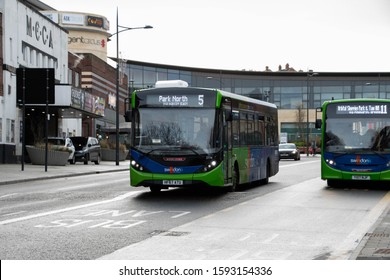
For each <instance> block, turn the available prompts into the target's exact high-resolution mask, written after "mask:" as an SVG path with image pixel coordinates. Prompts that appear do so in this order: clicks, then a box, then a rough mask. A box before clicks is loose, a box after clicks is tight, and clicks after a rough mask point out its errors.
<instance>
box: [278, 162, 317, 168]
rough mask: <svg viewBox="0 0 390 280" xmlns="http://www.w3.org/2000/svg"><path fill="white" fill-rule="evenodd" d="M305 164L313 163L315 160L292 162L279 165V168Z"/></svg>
mask: <svg viewBox="0 0 390 280" xmlns="http://www.w3.org/2000/svg"><path fill="white" fill-rule="evenodd" d="M304 164H313V161H306V162H300V163H291V164H287V165H279V168H285V167H291V166H297V165H304Z"/></svg>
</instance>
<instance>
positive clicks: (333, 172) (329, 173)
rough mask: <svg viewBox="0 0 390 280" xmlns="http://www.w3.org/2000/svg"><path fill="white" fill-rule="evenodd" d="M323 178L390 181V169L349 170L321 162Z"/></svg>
mask: <svg viewBox="0 0 390 280" xmlns="http://www.w3.org/2000/svg"><path fill="white" fill-rule="evenodd" d="M321 169H322V172H321V174H322V175H321V179H323V180H352V181H390V170H383V171H380V172H349V171H341V170H337V169H335V168H332V167H330V166H329V165H328V164H326V162H324V161H322V163H321Z"/></svg>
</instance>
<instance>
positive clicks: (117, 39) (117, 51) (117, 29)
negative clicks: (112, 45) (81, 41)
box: [109, 8, 153, 165]
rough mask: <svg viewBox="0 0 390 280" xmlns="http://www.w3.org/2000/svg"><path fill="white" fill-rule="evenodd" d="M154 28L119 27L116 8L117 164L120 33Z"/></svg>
mask: <svg viewBox="0 0 390 280" xmlns="http://www.w3.org/2000/svg"><path fill="white" fill-rule="evenodd" d="M119 28H123V29H122V30H119ZM151 28H153V26H150V25H145V26H142V27H126V26H121V25H119V22H118V8H116V32H115V33H114V34H111V35H110V36H109V38H110V37H112V36H114V35H116V104H115V107H116V108H115V109H116V120H115V132H116V138H115V164H116V165H119V33H121V32H124V31H128V30H134V29H151Z"/></svg>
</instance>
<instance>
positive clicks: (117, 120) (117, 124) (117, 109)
mask: <svg viewBox="0 0 390 280" xmlns="http://www.w3.org/2000/svg"><path fill="white" fill-rule="evenodd" d="M115 106H116V108H115V110H116V129H115V131H116V138H115V164H116V165H119V23H118V7H117V8H116V105H115Z"/></svg>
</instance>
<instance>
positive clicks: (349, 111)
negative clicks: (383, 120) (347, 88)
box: [336, 104, 388, 115]
mask: <svg viewBox="0 0 390 280" xmlns="http://www.w3.org/2000/svg"><path fill="white" fill-rule="evenodd" d="M336 114H339V115H387V114H388V110H387V105H386V104H372V105H371V104H369V105H359V104H353V105H352V104H350V105H337V108H336Z"/></svg>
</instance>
